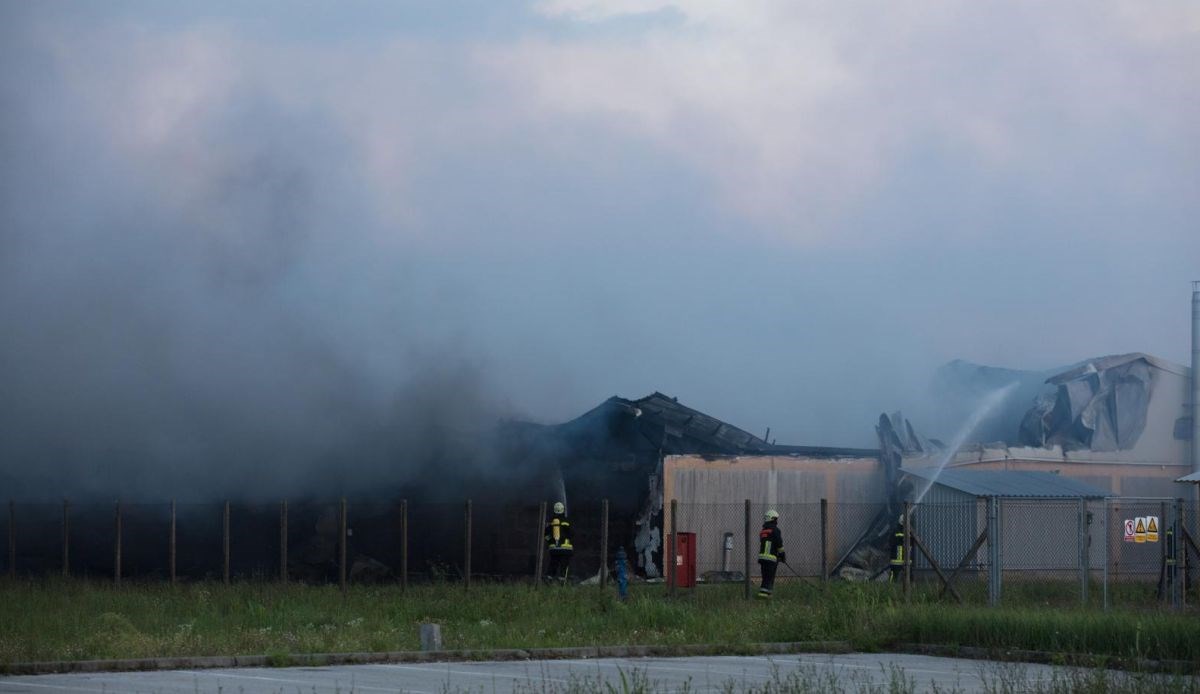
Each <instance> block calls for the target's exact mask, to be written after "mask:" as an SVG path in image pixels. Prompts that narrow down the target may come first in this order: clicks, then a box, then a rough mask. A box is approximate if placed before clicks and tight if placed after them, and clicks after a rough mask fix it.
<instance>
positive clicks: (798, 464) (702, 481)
mask: <svg viewBox="0 0 1200 694" xmlns="http://www.w3.org/2000/svg"><path fill="white" fill-rule="evenodd" d="M747 499H749V500H750V502H751V517H750V531H751V532H750V533H749V535H750V537H747V535H748V533H747V532H746V517H745V501H746V500H747ZM821 499H825V500H826V501H827V502H828V504H829V515H830V518H829V536H828V543H827V546H826V552H827V556H826V560H827V562H833V561H836V559H837V558H838V557H840V556H841V554H840V552H843V551H845V550H846V549H848V548H849V545H850V544H852V543H853V542H854V541H855V540H856V539H857V538H858V535H859V534H861V533H862V532H863V530H865V529H866V526H867V525H868V524H869V523H870V521H871V520H872V518H874V515H875V514H876V513H878V512H879V510H880V508H881V507H882V505H883V502H884V501H885V500H886V489H885V488H884V474H883V470H882V468H881V466H880V462H879V460H878V459H877V458H805V457H792V456H729V457H717V458H704V457H701V456H668V457H667V458H666V459H665V460H664V461H663V500H664V504H663V511H664V513H663V516H664V517H663V529H664V534H663V537H664V538H666V537H668V535H669V534H670V533H671V530H672V521H671V512H670V508H671V501H672V500H676V501H677V502H678V507H677V513H678V521H679V526H680V531H681V532H694V533H696V540H697V562H698V564H699V571H700V572H701V573H703V572H705V571H715V570H721V569H724V568H726V565H728V568H729V569H730V570H734V571H741V570H742V569H743V567H744V566H745V559H746V555H747V548H749V553H750V555H751V556H750V558H751V573H752V574H754V573H756V572H757V569H758V564H757V562H756V561H754V555H755V554H756V553H757V547H756V545H754V543H756V542H757V531H758V528H759V527H760V524H761V523H762V515H763V513H765V512H766V511H767V509H769V508H774V509H776V510H777V511H779V513H780V522H779V528H780V531H781V532H782V533H783V537H784V545H785V549H786V550H787V552H788V563H789V565H790V566H791V567H792V568H793V569H795V570H796V571H799V572H801V573H803V574H806V575H816V574H818V573H819V569H820V563H821V549H820V548H821V537H820V518H821V517H820V503H821ZM726 534H730V535H732V536H733V540H732V542H733V549H732V551H731V552H729V554H728V556H727V555H726V552H725V549H724V541H725V536H726Z"/></svg>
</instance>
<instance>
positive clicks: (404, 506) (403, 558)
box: [400, 499, 408, 591]
mask: <svg viewBox="0 0 1200 694" xmlns="http://www.w3.org/2000/svg"><path fill="white" fill-rule="evenodd" d="M400 590H402V591H407V590H408V499H401V500H400Z"/></svg>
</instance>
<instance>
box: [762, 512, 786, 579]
mask: <svg viewBox="0 0 1200 694" xmlns="http://www.w3.org/2000/svg"><path fill="white" fill-rule="evenodd" d="M781 561H787V554H785V553H784V551H783V533H781V532H779V513H778V512H777V511H775V510H771V511H767V512H766V514H764V515H763V526H762V530H761V531H759V533H758V567H759V569H761V571H762V585H760V586H759V588H758V597H760V598H762V599H764V600H766V599H769V598H770V597H771V591H772V590H773V589H774V588H775V570H776V569H778V568H779V562H781Z"/></svg>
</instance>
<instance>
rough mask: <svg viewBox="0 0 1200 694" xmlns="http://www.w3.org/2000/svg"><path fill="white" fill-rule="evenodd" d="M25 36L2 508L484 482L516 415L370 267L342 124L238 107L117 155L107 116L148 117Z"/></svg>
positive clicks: (13, 50)
mask: <svg viewBox="0 0 1200 694" xmlns="http://www.w3.org/2000/svg"><path fill="white" fill-rule="evenodd" d="M33 28H34V27H31V26H26V27H25V29H27V30H29V33H19V32H16V31H11V30H10V31H11V33H10V34H9V35H6V36H5V38H6V39H12V40H13V41H14V42H15V44H8V46H7V48H6V49H5V50H4V59H2V60H0V63H3V67H0V70H3V77H2V79H0V95H2V96H0V99H2V101H0V104H2V107H0V137H2V140H3V144H4V151H5V156H4V163H3V168H2V169H0V176H2V186H0V196H2V197H0V234H2V236H0V251H2V253H0V263H2V264H0V325H2V326H3V328H2V335H3V337H2V339H0V383H2V386H0V422H2V427H3V434H2V435H0V490H3V491H2V492H0V494H3V495H5V496H9V495H11V496H15V497H17V498H28V497H52V498H53V497H58V496H72V497H76V498H78V497H80V496H105V497H110V498H111V497H113V496H124V497H126V498H131V497H132V498H138V497H157V498H165V497H167V496H176V497H181V498H188V497H205V496H214V495H218V494H220V495H231V494H232V495H236V496H246V497H272V498H275V497H278V496H279V495H281V494H298V493H314V494H316V493H319V494H325V495H329V494H334V493H339V492H343V493H362V492H364V491H376V492H378V491H383V490H388V489H394V488H395V487H396V485H398V484H401V483H403V482H405V481H407V480H408V479H409V478H411V477H412V476H414V475H416V474H419V473H420V471H422V470H423V469H424V468H425V467H427V466H431V465H436V464H439V463H440V462H442V461H444V460H446V459H454V460H455V462H456V465H457V466H458V469H460V470H466V469H469V468H470V467H471V466H472V465H480V466H482V465H485V464H487V463H488V461H487V460H486V459H485V458H486V449H485V448H484V447H482V446H481V442H482V441H484V440H485V437H486V436H487V434H488V432H489V431H490V427H491V425H492V424H493V423H494V422H495V421H496V420H497V419H498V418H500V417H501V416H502V415H506V414H508V410H507V407H506V406H504V405H503V404H502V403H501V402H499V401H498V400H497V399H496V398H495V396H494V395H492V394H491V390H490V385H489V384H488V382H487V379H486V378H485V375H484V370H483V368H482V366H481V361H480V354H479V353H478V352H477V351H473V350H472V349H471V347H470V346H469V345H463V344H455V343H453V342H450V341H445V342H439V341H438V340H437V338H436V337H434V338H431V337H430V333H429V332H428V331H427V330H426V328H427V327H428V326H429V325H431V324H435V321H431V320H430V316H429V315H428V314H427V313H426V312H424V311H422V310H418V308H417V307H418V306H421V305H423V304H424V302H426V301H428V298H427V297H422V296H419V294H420V291H421V290H420V288H418V287H415V286H413V284H412V283H411V282H408V281H407V279H406V275H407V274H408V273H409V272H410V271H411V265H412V264H411V263H410V262H409V261H408V260H406V258H405V257H404V255H403V254H400V253H395V252H389V253H384V254H380V253H377V252H376V249H375V247H374V244H373V242H372V240H371V234H372V233H374V232H376V231H377V228H374V227H371V226H370V223H371V222H370V219H369V217H368V216H366V215H363V214H361V213H358V212H356V210H357V209H361V206H362V203H363V202H364V201H363V199H362V196H361V195H359V194H358V193H356V192H355V189H354V184H355V181H354V180H353V177H352V176H350V175H348V174H347V173H346V169H347V167H348V166H349V162H348V161H347V153H346V151H347V150H346V143H345V142H342V141H340V140H339V138H338V135H337V133H338V132H339V131H338V129H337V128H335V127H333V126H332V124H331V123H329V122H326V121H324V120H322V118H320V117H305V116H302V115H301V116H297V115H295V114H292V113H288V112H285V111H284V110H281V107H280V106H279V104H278V103H273V102H272V101H271V100H270V99H266V98H263V97H261V96H258V95H256V94H254V93H249V94H247V95H245V96H244V97H242V98H238V99H233V100H230V101H229V102H228V103H226V104H221V105H219V109H218V112H216V113H211V114H205V115H204V117H203V118H202V119H201V120H200V121H199V122H197V123H195V124H191V125H188V126H186V127H182V128H180V129H179V131H178V133H177V134H176V135H174V136H173V138H172V140H171V141H168V142H165V143H163V144H160V145H157V146H155V147H154V148H152V150H150V151H148V152H142V151H138V150H137V148H136V147H133V148H131V147H122V146H120V145H118V144H114V142H113V139H114V137H115V133H116V134H119V133H120V132H121V130H120V128H119V127H114V124H113V122H112V121H111V120H106V119H108V118H117V119H118V120H119V119H121V118H125V117H128V118H129V119H131V120H136V119H137V118H138V117H139V116H138V115H137V114H132V113H129V114H122V113H119V109H115V111H118V112H106V111H105V110H104V109H103V108H99V107H98V105H97V104H96V103H95V102H93V101H92V100H91V99H92V96H89V95H87V94H81V93H80V91H79V88H78V85H76V84H73V83H72V81H71V79H70V75H68V74H66V73H67V71H69V66H66V65H64V63H63V61H61V60H56V59H55V58H54V55H53V51H52V50H51V49H50V48H49V47H47V45H46V44H44V43H38V42H37V38H38V37H37V36H36V32H35V31H33V30H32V29H33ZM97 57H98V58H99V57H104V58H109V57H111V56H110V55H108V54H105V53H101V55H99V56H97ZM171 78H172V79H178V80H180V81H181V82H180V83H179V84H178V86H179V87H180V88H186V82H185V80H186V79H187V76H186V75H173V76H171ZM92 87H94V88H95V89H97V90H98V91H100V92H104V91H107V90H113V91H114V92H115V91H116V90H119V89H120V88H121V85H120V84H118V83H117V81H116V80H114V81H113V82H112V83H107V84H99V85H92ZM143 134H144V133H133V135H134V136H136V137H140V136H142V135H143Z"/></svg>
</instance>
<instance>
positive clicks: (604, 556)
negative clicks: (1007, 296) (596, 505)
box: [600, 499, 608, 590]
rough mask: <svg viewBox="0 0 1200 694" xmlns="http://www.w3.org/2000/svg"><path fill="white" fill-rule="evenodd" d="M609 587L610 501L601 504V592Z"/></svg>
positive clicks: (605, 500)
mask: <svg viewBox="0 0 1200 694" xmlns="http://www.w3.org/2000/svg"><path fill="white" fill-rule="evenodd" d="M606 587H608V499H604V500H602V501H601V502H600V590H604V589H605V588H606Z"/></svg>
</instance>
